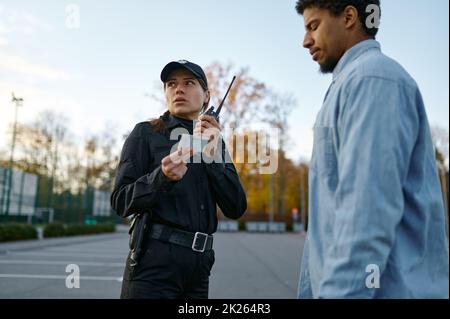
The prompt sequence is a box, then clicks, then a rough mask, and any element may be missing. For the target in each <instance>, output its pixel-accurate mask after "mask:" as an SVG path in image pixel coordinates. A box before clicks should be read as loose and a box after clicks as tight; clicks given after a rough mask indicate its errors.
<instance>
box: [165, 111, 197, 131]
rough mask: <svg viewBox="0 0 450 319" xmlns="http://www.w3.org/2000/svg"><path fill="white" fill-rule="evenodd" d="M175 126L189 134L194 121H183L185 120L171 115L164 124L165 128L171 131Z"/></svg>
mask: <svg viewBox="0 0 450 319" xmlns="http://www.w3.org/2000/svg"><path fill="white" fill-rule="evenodd" d="M177 126H182V127H184V128H185V129H187V130H188V131H189V132H191V131H192V130H193V127H194V121H190V120H185V119H182V118H179V117H176V116H173V115H172V114H171V115H169V118H168V121H167V124H166V128H167V129H172V128H174V127H177Z"/></svg>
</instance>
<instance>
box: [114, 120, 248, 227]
mask: <svg viewBox="0 0 450 319" xmlns="http://www.w3.org/2000/svg"><path fill="white" fill-rule="evenodd" d="M192 123H193V122H192V121H188V120H184V119H181V118H177V117H174V116H169V117H168V121H167V122H166V128H167V130H168V132H167V133H166V134H164V133H159V132H157V131H155V129H154V128H153V127H152V125H151V124H150V122H143V123H139V124H137V125H136V127H135V128H134V130H133V131H132V132H131V134H130V135H129V136H128V138H127V139H126V141H125V144H124V146H123V149H122V153H121V157H120V162H119V166H118V168H117V174H116V179H115V186H114V190H113V192H112V195H111V206H112V208H113V209H114V210H115V211H116V212H117V214H118V215H119V216H122V217H127V216H130V215H132V214H136V213H143V212H146V213H150V214H151V220H152V221H153V222H155V223H161V224H166V225H171V226H174V227H177V228H180V229H184V230H187V231H191V232H197V231H200V232H203V233H208V234H212V233H214V232H215V231H216V230H217V210H216V204H218V205H219V207H220V209H221V210H222V212H223V213H224V215H225V216H226V217H228V218H232V219H238V218H239V217H241V216H242V215H243V214H244V212H245V210H246V209H247V199H246V196H245V193H244V190H243V188H242V185H241V182H240V180H239V176H238V174H237V172H236V168H235V167H234V165H233V163H225V162H224V161H222V163H216V162H213V163H210V164H206V163H204V162H201V163H195V162H193V163H188V164H187V167H188V170H187V173H186V174H185V175H184V177H183V178H182V179H181V180H180V181H178V182H171V181H169V180H168V179H167V178H166V176H165V175H164V174H163V172H162V170H161V160H162V159H163V158H164V157H166V156H167V155H169V154H170V152H171V149H172V147H173V146H174V145H175V144H176V143H178V140H170V132H172V130H174V129H175V128H178V127H180V128H184V129H186V130H188V131H189V133H190V134H192V131H193V124H192ZM222 145H223V150H224V152H223V154H222V155H223V156H225V154H227V153H226V148H225V144H224V143H223V142H222ZM191 162H192V160H191Z"/></svg>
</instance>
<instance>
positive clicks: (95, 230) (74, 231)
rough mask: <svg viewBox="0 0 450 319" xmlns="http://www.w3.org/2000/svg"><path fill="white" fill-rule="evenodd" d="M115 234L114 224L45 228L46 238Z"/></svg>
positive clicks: (54, 224) (56, 225)
mask: <svg viewBox="0 0 450 319" xmlns="http://www.w3.org/2000/svg"><path fill="white" fill-rule="evenodd" d="M113 232H115V226H114V224H98V225H83V224H72V225H64V224H62V223H53V224H48V225H47V226H45V228H44V238H50V237H63V236H76V235H91V234H101V233H113Z"/></svg>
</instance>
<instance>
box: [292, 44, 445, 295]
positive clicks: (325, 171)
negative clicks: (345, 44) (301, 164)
mask: <svg viewBox="0 0 450 319" xmlns="http://www.w3.org/2000/svg"><path fill="white" fill-rule="evenodd" d="M310 166H311V167H310V174H309V223H308V234H307V238H306V242H305V248H304V253H303V260H302V266H301V272H300V281H299V298H448V297H449V278H448V273H449V264H448V260H449V253H448V244H447V241H446V235H445V216H444V207H443V200H442V192H441V187H440V183H439V178H438V174H437V167H436V160H435V152H434V148H433V143H432V140H431V134H430V128H429V124H428V120H427V116H426V113H425V107H424V104H423V100H422V97H421V94H420V92H419V89H418V86H417V84H416V83H415V81H414V80H413V79H412V78H411V77H410V76H409V75H408V73H407V72H406V71H405V70H404V69H403V68H402V67H401V66H400V65H399V64H398V63H397V62H395V61H393V60H392V59H390V58H388V57H386V56H385V55H383V54H382V53H381V49H380V45H379V43H378V42H377V41H375V40H367V41H363V42H361V43H359V44H357V45H355V46H354V47H353V48H351V49H350V50H348V51H347V52H346V53H345V54H344V56H343V57H342V58H341V60H340V61H339V63H338V65H337V66H336V68H335V70H334V73H333V82H332V84H331V86H330V89H329V90H328V92H327V95H326V97H325V100H324V104H323V107H322V109H321V110H320V113H319V115H318V117H317V120H316V124H315V127H314V147H313V155H312V159H311V164H310ZM377 275H379V276H378V277H377ZM377 278H379V280H377Z"/></svg>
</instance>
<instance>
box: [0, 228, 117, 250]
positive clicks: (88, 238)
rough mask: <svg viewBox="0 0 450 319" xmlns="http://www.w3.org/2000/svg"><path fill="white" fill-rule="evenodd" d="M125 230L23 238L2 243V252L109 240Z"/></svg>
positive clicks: (0, 246)
mask: <svg viewBox="0 0 450 319" xmlns="http://www.w3.org/2000/svg"><path fill="white" fill-rule="evenodd" d="M123 234H124V233H123V232H115V233H111V234H99V235H84V236H73V237H60V238H48V239H41V240H39V239H33V240H23V241H15V242H9V243H3V244H0V254H7V253H8V252H10V251H22V250H32V249H36V248H44V247H55V246H65V245H67V244H80V243H85V242H92V240H93V239H94V238H95V241H102V240H109V239H112V238H115V237H120V236H122V235H123Z"/></svg>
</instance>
